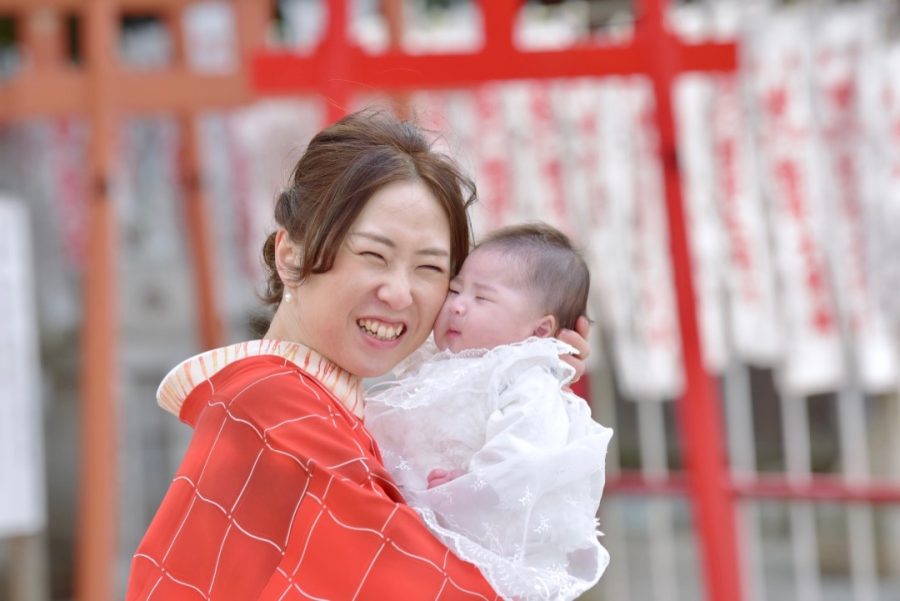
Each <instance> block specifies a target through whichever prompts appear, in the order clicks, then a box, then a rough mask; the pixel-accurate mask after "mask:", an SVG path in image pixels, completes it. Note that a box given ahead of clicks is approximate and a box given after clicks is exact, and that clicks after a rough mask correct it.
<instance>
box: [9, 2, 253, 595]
mask: <svg viewBox="0 0 900 601" xmlns="http://www.w3.org/2000/svg"><path fill="white" fill-rule="evenodd" d="M195 2H196V0H0V13H2V14H3V15H9V16H12V17H13V18H15V19H16V20H17V23H19V24H20V25H21V33H20V35H19V39H18V40H17V42H18V43H19V45H20V47H21V48H22V50H23V55H24V56H25V57H26V59H27V61H26V62H24V63H23V65H22V68H21V69H20V70H19V71H18V72H16V73H14V74H13V75H12V76H11V77H8V78H5V79H3V80H0V123H4V122H9V121H14V120H18V119H26V118H35V117H39V118H46V117H59V116H65V115H82V116H85V117H87V118H88V119H89V121H90V135H91V137H90V151H89V157H88V161H89V165H88V169H89V171H90V179H89V182H90V190H89V191H88V200H89V205H88V208H87V213H88V229H89V233H90V235H89V240H88V248H87V257H86V264H85V273H84V286H83V289H84V296H83V307H84V308H83V313H84V319H83V327H82V330H81V349H80V351H81V368H80V372H81V381H80V385H81V394H80V422H81V424H80V443H79V446H80V449H81V451H80V457H79V460H80V474H79V502H78V520H77V522H78V523H77V536H76V552H75V557H76V577H75V580H76V582H75V588H76V596H77V598H78V599H82V600H90V601H105V600H107V599H112V598H113V578H112V571H113V567H114V558H115V549H116V519H117V516H118V511H117V507H118V486H117V484H116V482H117V480H118V471H117V469H118V461H117V450H116V449H117V441H118V436H117V432H118V422H117V416H118V412H117V402H116V399H117V394H116V392H115V389H116V383H117V379H116V374H117V369H116V367H117V360H116V358H117V356H118V353H117V352H116V342H117V338H118V336H117V329H118V323H117V315H118V307H117V302H116V295H117V291H118V287H117V283H116V282H117V267H116V264H117V261H116V257H117V255H118V252H117V238H118V236H117V231H116V230H117V223H116V211H115V205H114V202H113V199H112V198H111V194H110V193H111V191H110V189H109V188H110V186H109V184H110V181H111V177H112V175H113V168H114V157H115V146H116V143H115V139H116V129H117V119H118V118H119V117H120V116H121V115H124V114H147V113H160V112H165V113H169V114H174V115H177V116H178V119H179V124H180V126H181V128H182V132H183V134H182V149H181V150H182V156H181V160H182V175H183V178H182V179H183V181H182V185H183V188H184V193H185V221H186V222H187V223H188V227H189V229H190V231H191V235H190V236H189V237H188V238H189V239H188V241H187V242H188V245H189V246H190V248H191V251H192V255H193V256H192V258H193V267H194V271H195V275H196V278H197V289H196V293H197V300H198V303H197V314H198V321H199V332H198V334H199V339H200V344H201V346H203V347H205V348H212V347H215V346H218V345H219V343H220V339H221V336H222V334H221V324H220V323H219V318H218V317H219V316H218V310H217V307H216V303H215V295H214V293H213V277H212V260H211V253H210V252H209V231H208V230H209V228H208V226H207V222H206V219H205V217H204V208H203V205H204V199H203V191H202V188H201V186H200V179H199V173H200V168H199V158H198V156H197V148H196V140H195V135H196V133H195V120H194V115H195V114H196V112H197V111H200V110H203V109H208V108H212V107H232V106H236V105H242V104H246V103H247V102H249V101H250V100H251V98H250V95H251V89H250V86H249V85H248V77H247V73H246V70H245V69H244V66H245V64H246V62H247V60H246V57H247V56H248V55H249V52H250V51H251V50H252V49H255V48H258V47H259V46H261V44H262V38H263V37H264V31H265V23H266V20H267V18H268V15H267V14H266V10H267V7H266V4H265V3H263V2H261V1H260V0H233V2H232V6H233V8H234V10H235V13H236V21H237V23H238V32H236V33H237V35H238V38H239V39H238V46H239V47H237V48H235V52H236V53H237V54H238V57H237V58H238V59H239V60H238V64H237V66H236V67H237V68H236V69H235V71H234V72H232V73H227V74H203V73H197V72H194V71H192V70H191V69H190V67H189V66H188V65H187V61H186V57H185V48H184V44H183V40H182V36H181V35H180V31H179V27H178V26H179V25H180V20H181V16H182V13H183V11H184V10H185V9H186V8H187V7H189V6H190V5H191V4H192V3H195ZM126 14H150V15H153V16H155V17H159V18H161V19H162V20H163V21H165V22H167V23H168V24H169V27H170V30H171V32H172V40H173V42H174V53H173V54H174V57H173V59H174V60H173V64H172V65H171V66H168V67H166V68H160V69H154V70H141V71H134V70H131V71H129V70H127V69H123V68H121V65H119V64H118V63H119V61H118V60H117V55H118V52H117V49H118V41H117V32H118V29H119V19H120V17H121V16H122V15H126ZM67 15H72V16H77V17H79V18H80V22H81V25H82V26H83V33H82V35H81V38H80V39H81V43H82V48H81V51H82V54H83V56H84V60H83V61H82V63H83V64H81V65H75V64H70V63H69V62H68V61H67V60H66V56H65V42H64V35H63V34H64V31H63V25H62V21H63V17H64V16H67Z"/></svg>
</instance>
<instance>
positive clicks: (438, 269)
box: [419, 265, 445, 273]
mask: <svg viewBox="0 0 900 601" xmlns="http://www.w3.org/2000/svg"><path fill="white" fill-rule="evenodd" d="M419 268H420V269H426V270H428V271H433V272H434V273H445V271H444V268H443V267H441V266H440V265H419Z"/></svg>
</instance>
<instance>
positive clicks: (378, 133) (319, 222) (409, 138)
mask: <svg viewBox="0 0 900 601" xmlns="http://www.w3.org/2000/svg"><path fill="white" fill-rule="evenodd" d="M403 181H413V182H420V183H422V184H423V185H424V186H425V187H426V188H427V189H428V190H429V191H430V192H431V193H432V194H433V195H434V197H435V198H436V199H437V201H438V203H440V205H441V208H442V209H443V210H444V214H445V215H446V216H447V221H448V223H449V225H450V271H451V275H455V274H456V273H457V272H458V271H459V268H460V267H461V266H462V263H463V261H464V260H465V258H466V255H467V254H468V252H469V246H470V242H471V227H470V223H469V216H468V214H467V213H466V210H467V209H468V207H469V205H471V204H472V203H473V202H474V200H475V184H474V183H473V182H472V180H471V179H469V178H468V177H466V176H465V175H463V173H462V172H461V171H460V169H459V167H458V166H457V165H456V164H455V163H454V162H453V160H452V159H450V158H449V157H447V156H446V155H443V154H440V153H438V152H435V151H434V150H432V148H431V145H430V143H429V142H428V141H427V140H426V139H425V136H424V135H423V133H422V131H421V130H420V129H419V128H418V127H417V126H416V125H414V124H412V123H409V122H404V121H399V120H397V119H396V118H394V117H392V116H390V115H388V114H386V113H384V112H380V111H373V110H363V111H360V112H357V113H353V114H351V115H348V116H346V117H344V118H343V119H341V120H340V121H338V122H337V123H335V124H333V125H331V126H329V127H326V128H325V129H323V130H322V131H320V132H319V133H318V134H316V136H315V137H314V138H313V139H312V140H311V141H310V143H309V145H308V146H307V148H306V151H305V152H304V153H303V156H302V157H300V160H299V161H298V162H297V165H296V166H295V167H294V170H293V172H292V174H291V180H290V185H289V186H288V188H287V189H286V190H284V191H283V192H282V193H281V194H280V195H279V196H278V200H277V202H276V204H275V221H276V222H277V223H278V225H279V226H281V227H282V228H284V229H285V230H286V231H287V235H288V237H289V238H290V240H291V241H292V242H293V243H294V244H296V245H297V247H298V249H299V250H300V253H301V254H300V261H299V265H298V266H297V269H296V271H295V273H293V274H291V277H292V278H294V279H296V281H302V280H303V279H305V278H306V277H307V276H309V275H310V274H314V273H324V272H326V271H328V270H329V269H331V267H332V266H333V265H334V258H335V255H336V254H337V251H338V249H339V248H340V246H341V244H343V242H344V238H345V237H346V235H347V231H348V230H349V229H350V226H351V225H352V224H353V222H354V221H355V220H356V218H357V216H358V215H359V213H360V211H362V209H363V207H364V206H365V205H366V203H367V202H368V201H369V199H370V198H371V197H372V195H373V194H375V192H377V191H378V190H379V189H381V188H383V187H384V186H386V185H388V184H391V183H394V182H403ZM263 260H264V262H265V264H266V267H267V268H268V271H269V279H268V286H267V290H266V292H265V294H264V295H263V300H264V301H265V302H267V303H269V304H278V303H279V302H281V295H282V293H283V292H284V282H283V281H282V279H281V277H280V276H279V275H278V271H277V269H276V268H275V232H273V233H272V234H270V235H269V237H268V239H267V240H266V243H265V245H264V246H263Z"/></svg>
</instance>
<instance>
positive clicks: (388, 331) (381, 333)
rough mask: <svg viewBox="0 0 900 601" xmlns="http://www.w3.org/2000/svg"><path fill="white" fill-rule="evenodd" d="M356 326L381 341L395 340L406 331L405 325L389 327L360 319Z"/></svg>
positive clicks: (372, 320)
mask: <svg viewBox="0 0 900 601" xmlns="http://www.w3.org/2000/svg"><path fill="white" fill-rule="evenodd" d="M356 324H357V325H358V326H359V327H360V328H362V329H363V330H365V332H366V333H367V334H371V335H372V336H374V337H375V338H378V339H379V340H394V339H395V338H397V336H399V335H400V334H402V333H403V330H404V326H403V324H399V325H396V326H389V325H386V324H383V323H381V322H379V321H375V320H374V319H360V320H359V321H357V322H356Z"/></svg>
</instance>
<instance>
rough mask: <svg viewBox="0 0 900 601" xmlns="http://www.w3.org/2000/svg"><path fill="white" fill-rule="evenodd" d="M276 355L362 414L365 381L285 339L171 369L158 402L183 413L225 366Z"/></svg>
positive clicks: (225, 350) (211, 354) (241, 346)
mask: <svg viewBox="0 0 900 601" xmlns="http://www.w3.org/2000/svg"><path fill="white" fill-rule="evenodd" d="M264 355H275V356H278V357H283V358H284V359H285V360H287V361H290V362H291V363H293V364H295V365H296V366H297V367H299V368H300V369H302V370H303V371H304V372H306V373H307V374H309V375H310V376H312V377H313V378H315V379H316V380H318V381H319V383H321V384H322V385H323V386H324V387H325V388H327V389H328V390H329V391H330V392H331V394H333V395H334V397H335V398H336V399H337V400H338V402H340V403H341V404H342V405H343V406H344V407H346V408H347V409H348V410H349V411H350V412H351V413H354V414H355V415H357V416H358V417H362V415H363V409H364V407H363V394H362V379H361V378H359V377H358V376H355V375H353V374H351V373H350V372H348V371H346V370H345V369H343V368H341V367H338V365H337V364H335V363H334V362H333V361H331V360H329V359H326V358H325V357H323V356H322V355H320V354H319V353H317V352H316V351H314V350H312V349H311V348H309V347H306V346H304V345H302V344H299V343H296V342H287V341H284V340H269V339H266V340H250V341H247V342H239V343H237V344H232V345H231V346H226V347H222V348H217V349H214V350H211V351H206V352H205V353H201V354H199V355H195V356H194V357H191V358H190V359H186V360H184V361H182V362H181V363H179V364H178V365H176V366H175V367H173V368H172V370H171V371H170V372H169V373H168V375H166V377H165V378H163V381H162V382H161V383H160V385H159V388H158V389H157V390H156V402H157V403H159V406H160V407H162V408H163V409H165V410H166V411H168V412H170V413H173V414H175V415H176V416H177V415H179V414H180V413H181V406H182V405H183V404H184V400H185V399H186V398H187V397H188V395H190V393H191V392H192V391H193V390H194V389H195V388H196V387H197V386H199V385H200V384H202V383H203V382H205V381H207V380H209V379H210V378H211V377H212V376H213V375H215V374H216V373H218V372H219V371H221V370H222V369H223V368H224V367H225V366H226V365H230V364H231V363H234V362H235V361H240V360H241V359H246V358H248V357H257V356H264Z"/></svg>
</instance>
